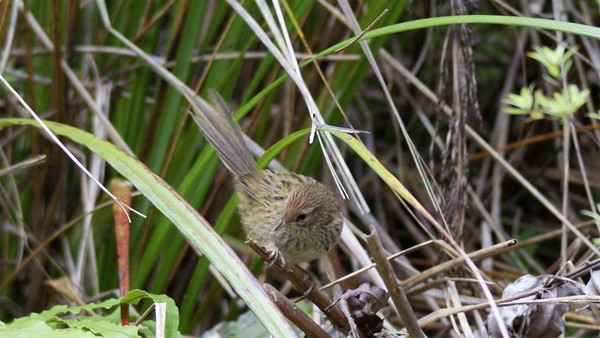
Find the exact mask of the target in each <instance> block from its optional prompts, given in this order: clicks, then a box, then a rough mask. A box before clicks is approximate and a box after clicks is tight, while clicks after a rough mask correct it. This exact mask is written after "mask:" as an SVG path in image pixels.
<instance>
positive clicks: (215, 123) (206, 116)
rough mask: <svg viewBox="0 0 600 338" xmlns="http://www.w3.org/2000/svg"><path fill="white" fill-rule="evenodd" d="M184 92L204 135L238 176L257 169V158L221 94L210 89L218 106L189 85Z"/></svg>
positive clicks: (192, 113)
mask: <svg viewBox="0 0 600 338" xmlns="http://www.w3.org/2000/svg"><path fill="white" fill-rule="evenodd" d="M183 93H184V95H185V97H186V99H187V100H188V102H189V103H190V105H191V107H192V111H191V112H190V114H191V115H192V118H193V119H194V121H195V122H196V124H197V125H198V127H200V131H201V132H202V134H203V135H204V137H205V138H206V139H207V140H208V141H209V142H210V143H211V144H212V146H213V147H214V148H215V150H216V151H217V153H218V154H219V157H220V158H221V160H222V161H223V163H224V164H225V166H226V167H227V169H229V171H231V173H232V174H234V175H235V176H236V177H239V176H242V175H244V174H248V173H250V172H252V171H254V170H256V169H257V166H256V161H255V160H254V158H253V157H252V154H251V153H250V150H249V149H248V147H247V146H246V143H245V141H244V138H243V136H242V131H241V130H240V127H239V126H238V124H237V123H236V122H235V121H233V118H232V117H231V113H230V112H229V110H228V109H227V106H226V105H225V103H224V102H223V99H221V97H220V96H219V94H218V93H217V92H216V91H214V90H211V91H210V94H211V95H212V96H213V98H214V101H215V106H216V107H213V105H210V104H208V103H207V102H206V101H204V100H202V99H201V98H199V97H197V96H196V95H195V93H193V92H192V91H190V90H189V89H188V88H183Z"/></svg>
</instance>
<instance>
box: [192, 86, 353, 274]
mask: <svg viewBox="0 0 600 338" xmlns="http://www.w3.org/2000/svg"><path fill="white" fill-rule="evenodd" d="M183 91H184V94H185V96H186V98H187V100H188V101H189V103H190V105H191V107H192V114H191V115H192V117H193V119H194V121H195V122H196V124H197V125H198V126H199V127H200V130H201V131H202V134H203V135H204V137H205V138H206V139H207V140H208V141H209V142H210V143H211V144H212V146H213V147H214V148H215V150H216V151H217V154H218V155H219V157H220V158H221V160H222V161H223V163H224V164H225V166H226V167H227V169H228V170H229V171H230V172H231V173H232V174H233V177H234V180H235V187H236V191H237V194H238V211H239V214H240V218H241V221H242V226H243V228H244V231H245V232H246V235H247V236H248V237H249V238H252V239H254V240H255V241H257V242H258V243H259V244H261V245H263V246H265V247H267V248H269V249H271V250H273V251H272V252H273V253H274V255H273V256H274V257H273V258H275V259H278V258H282V259H283V260H284V262H285V263H288V264H295V263H300V262H308V261H312V260H314V259H317V258H319V257H321V256H323V255H325V254H326V253H327V251H329V250H330V249H331V248H332V247H333V246H334V245H335V243H336V242H337V241H338V239H339V237H340V234H341V232H342V225H343V218H342V213H341V210H340V206H339V203H338V201H337V199H336V198H335V196H334V194H333V193H332V192H331V190H329V189H328V188H327V187H325V186H324V185H323V184H321V183H320V182H318V181H316V180H315V179H313V178H311V177H307V176H303V175H299V174H294V173H288V172H283V171H274V170H269V169H258V167H257V165H256V161H255V160H254V158H253V157H252V154H251V153H250V150H249V149H248V147H247V146H246V143H245V142H244V139H243V137H242V131H241V130H240V127H239V126H238V125H237V124H236V123H235V122H234V121H233V119H232V117H231V114H230V113H229V111H228V109H227V108H226V106H225V104H224V103H223V101H222V100H221V99H220V97H219V96H218V95H217V94H216V92H211V94H213V97H214V99H215V101H216V103H217V107H213V106H211V105H209V104H207V103H205V102H204V101H202V100H200V99H198V98H197V97H196V96H195V95H194V93H192V92H191V91H189V90H188V89H187V88H184V89H183Z"/></svg>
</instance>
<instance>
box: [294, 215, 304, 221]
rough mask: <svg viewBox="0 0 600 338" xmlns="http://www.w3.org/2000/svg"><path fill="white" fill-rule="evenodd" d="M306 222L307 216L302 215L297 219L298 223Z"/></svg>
mask: <svg viewBox="0 0 600 338" xmlns="http://www.w3.org/2000/svg"><path fill="white" fill-rule="evenodd" d="M304 220H306V214H300V215H298V217H296V221H298V222H302V221H304Z"/></svg>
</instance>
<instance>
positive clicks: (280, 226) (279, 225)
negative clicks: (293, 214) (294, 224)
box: [275, 219, 285, 231]
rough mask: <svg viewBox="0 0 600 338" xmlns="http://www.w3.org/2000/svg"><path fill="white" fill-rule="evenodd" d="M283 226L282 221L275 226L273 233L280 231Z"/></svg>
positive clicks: (283, 222)
mask: <svg viewBox="0 0 600 338" xmlns="http://www.w3.org/2000/svg"><path fill="white" fill-rule="evenodd" d="M284 225H285V220H284V219H282V220H281V222H279V224H277V226H276V227H275V231H279V230H281V228H283V226H284Z"/></svg>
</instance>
